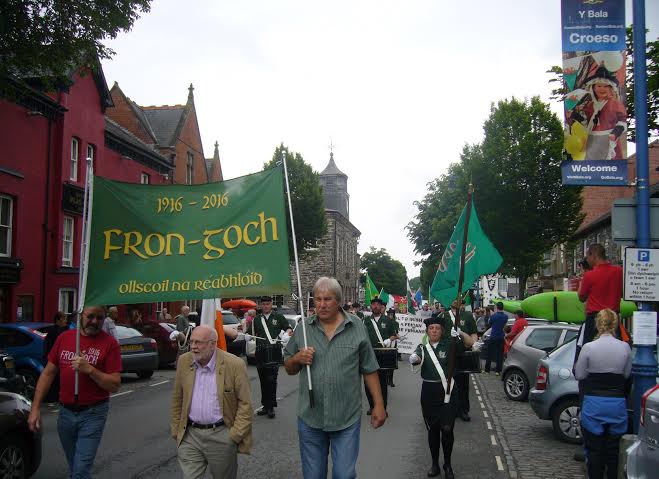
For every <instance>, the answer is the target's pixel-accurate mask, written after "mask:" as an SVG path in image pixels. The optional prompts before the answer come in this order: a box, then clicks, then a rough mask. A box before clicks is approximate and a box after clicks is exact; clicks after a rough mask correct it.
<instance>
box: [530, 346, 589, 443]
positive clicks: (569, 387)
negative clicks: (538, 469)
mask: <svg viewBox="0 0 659 479" xmlns="http://www.w3.org/2000/svg"><path fill="white" fill-rule="evenodd" d="M576 348H577V342H576V341H575V340H574V339H573V340H571V341H568V342H564V343H563V344H562V345H561V346H559V347H558V348H557V349H555V350H554V351H552V352H551V353H549V354H548V355H547V356H545V357H544V358H543V359H541V360H540V362H539V363H538V368H537V374H536V381H535V387H534V388H533V389H531V392H530V393H529V404H530V405H531V409H533V411H534V412H535V414H536V416H538V417H539V418H540V419H543V420H550V421H551V422H552V427H553V430H554V434H555V435H556V437H557V438H558V439H560V440H561V441H563V442H569V443H572V444H579V443H581V441H582V437H581V425H580V421H579V411H580V408H579V385H578V383H577V380H576V379H575V378H574V375H573V374H572V366H573V364H574V353H575V352H576Z"/></svg>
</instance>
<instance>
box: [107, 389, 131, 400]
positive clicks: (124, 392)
mask: <svg viewBox="0 0 659 479" xmlns="http://www.w3.org/2000/svg"><path fill="white" fill-rule="evenodd" d="M132 392H133V390H132V389H130V390H128V391H121V392H120V393H114V394H112V395H110V397H111V398H116V397H117V396H123V395H124V394H130V393H132Z"/></svg>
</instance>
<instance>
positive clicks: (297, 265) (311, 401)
mask: <svg viewBox="0 0 659 479" xmlns="http://www.w3.org/2000/svg"><path fill="white" fill-rule="evenodd" d="M281 159H282V162H283V163H284V178H285V179H286V195H287V196H288V213H289V215H290V218H291V236H292V237H293V254H294V255H295V274H296V277H297V300H298V304H299V307H300V316H301V319H300V321H301V322H302V338H303V340H304V348H305V349H306V348H307V347H308V346H307V328H306V319H305V317H304V308H303V305H302V282H301V281H300V261H299V259H298V255H297V241H296V239H295V222H294V221H293V204H292V202H291V188H290V186H289V184H288V167H287V165H286V151H285V150H284V149H283V148H282V150H281ZM307 385H308V388H309V407H312V408H313V407H314V398H313V384H312V382H311V366H309V365H308V364H307Z"/></svg>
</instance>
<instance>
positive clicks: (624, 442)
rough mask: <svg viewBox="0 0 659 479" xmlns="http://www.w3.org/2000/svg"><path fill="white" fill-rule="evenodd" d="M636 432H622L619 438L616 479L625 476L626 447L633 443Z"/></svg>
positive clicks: (621, 478)
mask: <svg viewBox="0 0 659 479" xmlns="http://www.w3.org/2000/svg"><path fill="white" fill-rule="evenodd" d="M635 440H636V434H623V436H622V437H621V438H620V452H618V479H625V478H626V477H627V448H628V447H629V446H631V445H632V444H634V441H635Z"/></svg>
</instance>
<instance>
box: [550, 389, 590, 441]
mask: <svg viewBox="0 0 659 479" xmlns="http://www.w3.org/2000/svg"><path fill="white" fill-rule="evenodd" d="M580 409H581V408H580V407H579V399H578V398H570V399H565V400H563V401H561V402H560V403H559V404H557V405H556V406H554V409H553V411H552V415H551V422H552V425H553V427H554V434H555V435H556V437H557V438H558V439H560V440H561V441H563V442H568V443H570V444H581V442H582V440H583V439H582V437H581V423H580V421H579V410H580Z"/></svg>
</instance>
